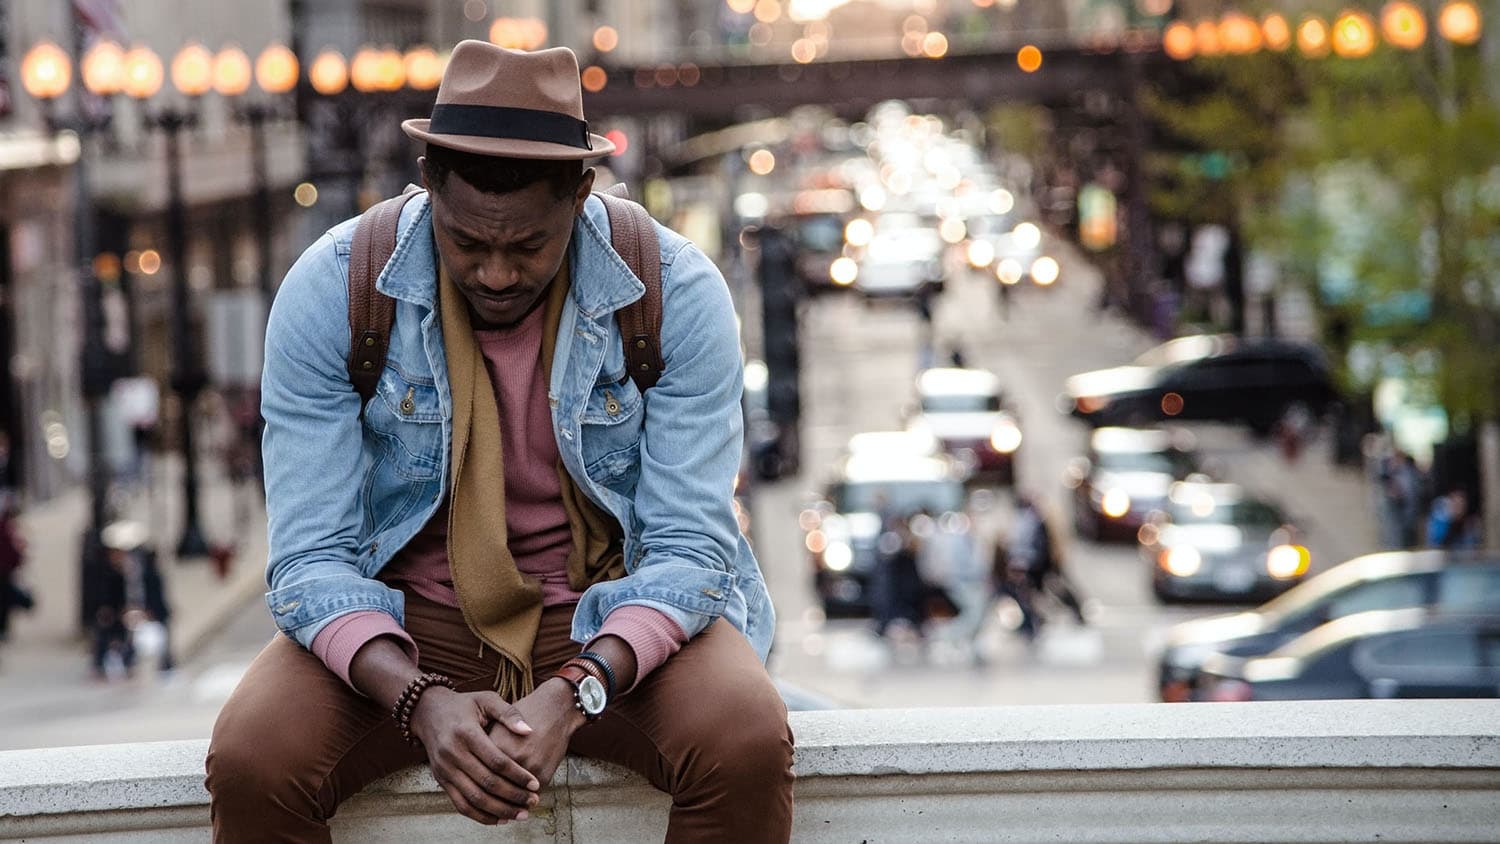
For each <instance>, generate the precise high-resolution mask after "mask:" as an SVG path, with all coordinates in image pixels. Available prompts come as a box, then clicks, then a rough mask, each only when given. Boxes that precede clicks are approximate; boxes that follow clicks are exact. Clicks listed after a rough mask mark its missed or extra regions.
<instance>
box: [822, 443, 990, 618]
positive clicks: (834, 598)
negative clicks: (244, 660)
mask: <svg viewBox="0 0 1500 844" xmlns="http://www.w3.org/2000/svg"><path fill="white" fill-rule="evenodd" d="M963 478H964V472H963V469H962V467H960V466H958V465H957V464H956V463H955V462H954V461H953V460H951V459H950V458H948V457H947V456H946V455H941V454H938V455H913V454H904V455H903V454H897V453H891V452H882V451H870V450H864V451H859V450H854V451H853V452H852V453H851V454H849V455H848V456H847V457H845V458H843V460H842V461H841V463H840V466H839V469H838V475H837V479H836V480H835V481H834V482H833V483H832V484H830V485H829V486H828V488H827V490H826V491H825V492H824V494H823V496H821V497H820V498H818V499H816V500H814V501H812V502H810V504H809V506H808V507H807V508H806V509H804V510H803V511H802V514H801V516H800V517H799V518H798V522H799V524H800V525H801V527H802V529H803V530H804V531H805V532H806V535H805V536H804V545H805V547H806V548H807V552H808V555H809V561H810V562H811V564H812V569H813V581H814V587H815V589H816V591H817V594H818V598H819V600H820V601H821V602H822V604H823V610H824V612H825V613H826V614H827V615H828V616H829V617H846V618H847V617H863V616H867V615H869V614H870V584H871V578H872V576H873V574H874V571H875V565H876V559H877V554H878V543H879V541H880V537H881V535H882V533H883V532H884V529H885V527H886V526H885V525H884V524H882V521H883V519H885V518H894V517H904V516H909V515H911V514H913V513H916V512H918V511H926V512H928V513H930V514H932V515H934V516H940V515H942V514H944V513H951V512H958V511H960V510H962V509H963V505H964V495H965V488H964V482H963Z"/></svg>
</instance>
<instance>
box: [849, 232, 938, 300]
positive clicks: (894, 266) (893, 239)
mask: <svg viewBox="0 0 1500 844" xmlns="http://www.w3.org/2000/svg"><path fill="white" fill-rule="evenodd" d="M942 255H943V240H942V238H941V237H939V235H938V233H937V231H936V230H935V229H933V228H932V227H931V226H929V225H927V224H925V223H924V222H923V221H922V219H921V218H920V217H919V216H917V215H915V214H909V213H890V214H883V215H881V216H880V217H879V218H878V219H877V220H876V221H875V225H874V230H873V233H872V234H871V239H870V242H869V244H868V245H866V246H864V247H863V249H862V250H861V252H860V257H859V259H858V261H857V274H856V275H855V278H854V282H853V284H854V288H855V289H856V290H858V291H860V292H861V293H863V294H864V295H865V296H868V297H870V298H908V299H910V298H915V297H917V296H918V295H921V294H922V293H923V292H924V290H925V292H930V293H938V292H941V291H942V288H943V262H942Z"/></svg>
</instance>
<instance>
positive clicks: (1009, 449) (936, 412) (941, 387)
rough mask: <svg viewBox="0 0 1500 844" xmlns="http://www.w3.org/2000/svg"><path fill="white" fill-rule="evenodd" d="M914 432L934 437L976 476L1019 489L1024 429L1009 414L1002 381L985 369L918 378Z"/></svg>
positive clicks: (932, 371) (931, 371) (941, 371)
mask: <svg viewBox="0 0 1500 844" xmlns="http://www.w3.org/2000/svg"><path fill="white" fill-rule="evenodd" d="M913 410H914V412H913V414H912V416H911V419H910V422H909V424H910V426H911V427H912V428H913V429H916V430H921V431H929V432H931V433H932V435H933V436H934V437H936V438H937V440H938V441H939V442H940V443H941V444H942V447H943V450H944V451H946V452H947V453H948V454H950V455H952V456H953V457H954V459H956V460H958V461H959V462H961V463H964V464H966V465H969V466H971V467H972V468H973V470H974V472H975V474H980V475H985V476H990V477H995V478H997V479H998V480H999V481H1000V482H1001V483H1004V484H1014V483H1015V478H1016V462H1015V458H1016V452H1017V450H1018V449H1020V447H1021V439H1022V437H1021V426H1020V424H1019V423H1018V420H1017V419H1016V415H1015V413H1013V412H1012V411H1010V410H1007V409H1006V408H1005V405H1004V401H1003V396H1002V394H1001V391H1000V379H999V378H998V377H996V376H995V374H994V373H993V372H987V371H985V370H983V369H956V368H951V369H950V368H943V369H928V370H925V371H923V372H922V374H921V375H919V376H917V401H916V405H915V407H914V408H913Z"/></svg>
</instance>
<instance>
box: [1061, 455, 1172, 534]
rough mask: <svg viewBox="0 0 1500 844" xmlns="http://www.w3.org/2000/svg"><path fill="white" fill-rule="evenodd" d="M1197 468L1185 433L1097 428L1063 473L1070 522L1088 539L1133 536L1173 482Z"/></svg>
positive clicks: (1162, 499) (1164, 498) (1164, 500)
mask: <svg viewBox="0 0 1500 844" xmlns="http://www.w3.org/2000/svg"><path fill="white" fill-rule="evenodd" d="M1199 470H1200V467H1199V462H1198V457H1197V454H1196V453H1195V452H1194V451H1193V450H1192V437H1191V436H1189V435H1188V434H1187V433H1186V432H1182V431H1162V430H1155V429H1135V428H1099V429H1096V430H1095V431H1094V432H1093V433H1092V434H1090V435H1089V445H1088V451H1087V453H1086V454H1085V455H1084V456H1083V457H1079V458H1076V459H1074V460H1073V461H1072V462H1071V463H1069V464H1068V468H1067V473H1066V475H1065V476H1064V483H1065V484H1066V485H1067V486H1068V487H1069V488H1071V489H1072V490H1073V527H1074V529H1075V530H1076V531H1077V532H1078V535H1079V536H1083V537H1086V538H1089V539H1095V540H1099V539H1106V538H1121V539H1123V538H1125V537H1127V536H1128V537H1132V538H1133V537H1135V535H1136V531H1137V530H1139V529H1140V527H1141V525H1143V524H1145V523H1146V518H1147V516H1149V515H1150V514H1151V513H1152V512H1154V511H1156V510H1159V509H1161V508H1162V507H1163V506H1165V504H1166V501H1167V491H1168V490H1169V489H1170V488H1171V486H1172V483H1173V482H1174V481H1180V480H1185V479H1186V478H1188V477H1189V476H1191V475H1193V474H1194V473H1196V472H1198V471H1199Z"/></svg>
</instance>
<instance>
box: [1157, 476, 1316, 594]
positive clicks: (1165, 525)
mask: <svg viewBox="0 0 1500 844" xmlns="http://www.w3.org/2000/svg"><path fill="white" fill-rule="evenodd" d="M1139 538H1140V549H1141V558H1142V559H1143V560H1145V562H1146V564H1147V565H1148V566H1150V569H1151V591H1152V593H1153V594H1154V595H1156V599H1157V600H1158V601H1161V602H1163V603H1167V602H1171V601H1181V600H1219V601H1245V600H1257V601H1263V600H1266V599H1269V598H1273V597H1275V596H1277V595H1280V594H1281V593H1282V592H1285V591H1286V590H1288V589H1290V588H1292V587H1293V586H1296V585H1297V584H1298V583H1300V582H1301V581H1302V578H1304V577H1306V576H1307V570H1308V566H1309V565H1310V564H1311V562H1312V555H1311V553H1310V552H1309V551H1308V550H1307V547H1306V546H1304V545H1302V544H1301V540H1300V537H1299V532H1298V530H1297V528H1296V527H1294V526H1293V525H1292V524H1291V522H1290V520H1288V519H1287V517H1286V515H1285V514H1283V513H1282V512H1281V510H1280V509H1279V508H1277V507H1276V505H1274V504H1272V503H1270V502H1269V501H1264V500H1261V499H1258V498H1254V497H1252V496H1250V495H1249V494H1247V493H1246V492H1245V490H1243V489H1241V488H1240V487H1239V486H1237V485H1235V484H1223V483H1208V482H1200V481H1179V482H1178V483H1175V484H1173V485H1172V488H1171V490H1170V491H1169V492H1168V493H1167V503H1166V506H1165V507H1164V508H1163V509H1162V510H1160V511H1157V512H1156V513H1153V514H1152V516H1151V517H1150V519H1148V521H1147V522H1146V524H1145V525H1143V526H1142V527H1141V530H1140V534H1139Z"/></svg>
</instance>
